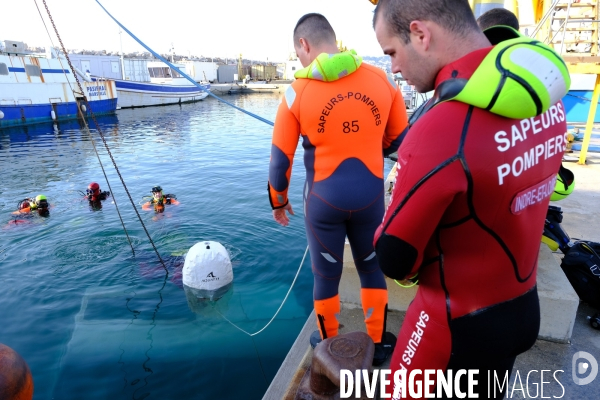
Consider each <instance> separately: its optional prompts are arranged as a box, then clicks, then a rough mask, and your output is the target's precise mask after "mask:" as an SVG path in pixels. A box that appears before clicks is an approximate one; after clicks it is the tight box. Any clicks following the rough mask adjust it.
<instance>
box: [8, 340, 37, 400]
mask: <svg viewBox="0 0 600 400" xmlns="http://www.w3.org/2000/svg"><path fill="white" fill-rule="evenodd" d="M32 398H33V377H32V376H31V371H30V369H29V366H28V365H27V362H26V361H25V360H24V359H23V357H21V355H20V354H19V353H17V352H16V351H14V350H13V349H11V348H10V347H8V346H6V345H4V344H2V343H0V399H2V400H31V399H32Z"/></svg>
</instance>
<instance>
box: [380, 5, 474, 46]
mask: <svg viewBox="0 0 600 400" xmlns="http://www.w3.org/2000/svg"><path fill="white" fill-rule="evenodd" d="M379 14H381V17H382V18H385V21H386V22H387V23H388V25H389V27H390V29H391V31H392V33H394V34H396V35H397V36H399V37H400V39H402V40H403V41H404V43H408V42H409V41H410V23H411V21H415V20H418V21H432V22H435V23H436V24H438V25H440V26H441V27H443V28H445V29H447V30H449V31H451V32H454V33H456V34H458V35H460V36H466V35H467V34H468V33H471V32H474V31H480V29H479V26H478V25H477V22H476V21H475V16H474V15H473V11H472V10H471V6H469V2H468V0H379V2H378V4H377V7H376V8H375V13H374V16H373V27H375V23H376V22H377V17H378V16H379Z"/></svg>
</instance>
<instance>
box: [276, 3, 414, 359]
mask: <svg viewBox="0 0 600 400" xmlns="http://www.w3.org/2000/svg"><path fill="white" fill-rule="evenodd" d="M293 40H294V48H295V50H296V54H297V56H298V58H299V60H300V62H301V63H302V66H303V67H304V69H302V70H300V71H298V72H296V74H295V77H296V78H297V79H296V81H295V82H294V83H292V85H291V86H290V87H289V88H288V89H287V91H286V93H285V95H284V98H283V101H282V102H281V104H280V105H279V109H278V111H277V117H276V120H275V127H274V129H273V140H272V146H271V160H270V166H269V182H268V194H269V201H270V203H271V207H272V209H273V218H274V219H275V221H276V222H277V223H279V224H281V225H282V226H287V225H288V224H289V217H288V215H286V212H287V213H289V214H290V215H293V214H294V212H293V209H292V205H291V204H290V202H289V199H288V189H289V184H290V177H291V172H292V162H293V159H294V153H295V151H296V147H297V145H298V139H300V138H301V140H302V146H303V147H304V150H305V152H304V165H305V167H306V182H305V185H304V189H303V190H302V192H303V197H304V214H305V216H304V222H305V227H306V235H307V238H308V244H309V247H310V256H311V262H312V270H313V275H314V291H313V300H314V309H315V314H316V317H317V321H316V322H317V327H318V330H317V331H315V332H314V333H313V335H312V336H311V338H310V342H311V345H312V346H313V347H314V346H316V345H317V344H318V343H319V342H320V341H321V340H322V339H325V338H329V337H334V336H336V335H337V334H338V328H339V322H338V315H339V313H340V309H341V308H340V297H339V293H338V286H339V282H340V278H341V274H342V269H343V255H344V254H343V253H344V244H345V238H346V237H347V238H348V241H349V243H350V247H351V249H352V254H353V257H354V263H355V265H356V268H357V271H358V275H359V277H360V282H361V289H360V291H361V301H362V307H363V311H364V317H365V324H366V328H367V333H368V335H369V336H370V337H371V339H372V340H373V342H374V343H375V355H374V358H373V364H374V365H380V364H382V363H383V362H384V361H385V360H386V358H387V357H388V356H389V354H391V352H392V350H393V347H394V344H395V341H396V337H395V336H394V335H393V334H392V333H390V332H385V326H386V318H387V303H388V293H387V287H386V282H385V278H384V276H383V273H382V272H381V269H380V268H379V265H378V263H377V260H376V258H375V253H374V249H373V234H374V232H375V229H376V227H377V225H378V224H379V222H380V221H381V219H382V217H383V211H384V188H383V183H384V182H383V157H384V156H387V155H389V154H390V153H393V152H394V151H396V149H397V148H398V146H399V144H400V141H401V140H402V137H403V136H402V133H403V132H404V130H405V128H406V127H407V115H406V109H405V107H404V100H403V99H402V94H401V93H400V90H399V89H398V86H397V85H396V84H395V82H393V80H392V79H391V78H389V77H388V76H386V74H385V72H383V71H382V70H380V69H379V68H376V67H373V66H371V65H368V64H366V63H363V62H362V58H361V57H359V56H358V55H357V54H356V52H355V51H353V50H350V51H344V52H340V51H339V49H338V47H337V44H336V36H335V32H334V30H333V28H332V27H331V25H330V24H329V22H328V21H327V19H326V18H325V17H324V16H323V15H321V14H316V13H311V14H306V15H304V16H302V17H301V18H300V19H299V20H298V23H297V24H296V27H295V28H294V33H293Z"/></svg>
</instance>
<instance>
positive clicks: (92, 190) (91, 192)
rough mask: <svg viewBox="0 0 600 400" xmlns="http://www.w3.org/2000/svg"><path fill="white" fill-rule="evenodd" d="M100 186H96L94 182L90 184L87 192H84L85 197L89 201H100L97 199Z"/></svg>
mask: <svg viewBox="0 0 600 400" xmlns="http://www.w3.org/2000/svg"><path fill="white" fill-rule="evenodd" d="M100 193H101V191H100V185H99V184H97V183H96V182H92V183H90V184H89V185H88V188H87V190H86V191H85V194H86V195H87V198H88V200H89V201H96V200H100V199H99V198H98V196H100Z"/></svg>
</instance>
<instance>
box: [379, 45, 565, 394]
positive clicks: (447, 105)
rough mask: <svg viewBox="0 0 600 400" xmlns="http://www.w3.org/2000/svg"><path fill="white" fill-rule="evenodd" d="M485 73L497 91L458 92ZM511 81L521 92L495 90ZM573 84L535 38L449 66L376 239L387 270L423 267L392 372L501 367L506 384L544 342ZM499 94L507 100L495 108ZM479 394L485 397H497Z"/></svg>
mask: <svg viewBox="0 0 600 400" xmlns="http://www.w3.org/2000/svg"><path fill="white" fill-rule="evenodd" d="M519 41H521V42H529V43H530V44H531V43H534V44H533V45H532V46H533V47H536V46H537V50H532V46H529V47H527V46H523V47H520V46H519V43H520V42H519ZM500 48H501V49H503V50H499V49H500ZM509 52H510V54H508V53H509ZM503 55H504V56H506V57H508V58H510V61H511V62H512V63H513V65H512V69H511V70H510V71H511V72H510V73H509V72H506V71H504V73H503V74H497V75H498V77H496V76H495V75H491V74H487V78H486V74H485V73H484V74H481V68H482V66H483V65H484V61H485V62H487V64H485V65H486V66H487V67H490V66H494V68H497V66H499V65H503V64H502V62H498V60H499V59H500V57H501V56H503ZM488 56H490V57H491V56H493V59H491V60H489V57H488ZM502 60H503V62H505V61H506V60H507V58H503V59H502ZM478 69H480V70H479V71H477V70H478ZM498 69H500V68H498ZM515 71H516V72H517V73H518V72H520V73H522V76H521V77H518V76H516V75H515V73H514V72H515ZM496 72H497V71H496ZM476 73H479V75H478V79H479V80H480V82H483V81H484V80H485V79H487V80H488V81H489V82H490V83H489V84H488V87H489V86H491V90H488V89H486V87H485V84H483V83H482V84H480V86H481V87H478V86H475V87H473V86H471V87H470V89H471V94H474V97H475V101H469V99H468V98H466V99H465V98H463V99H458V98H457V96H456V93H459V92H460V90H461V88H462V87H466V86H465V82H469V81H471V80H473V77H474V76H475V74H476ZM523 76H524V77H523ZM544 77H546V78H548V79H547V80H546V82H550V88H549V89H548V92H549V93H550V95H549V96H545V97H544V96H540V97H544V99H545V103H544V104H543V105H542V103H543V102H541V101H540V100H539V98H538V99H537V100H536V101H531V100H530V99H531V98H533V97H534V96H532V97H529V95H528V94H527V93H532V92H534V90H533V89H532V87H533V86H534V85H533V84H529V82H528V79H529V80H534V79H538V82H540V81H541V82H543V81H544ZM513 78H514V79H513ZM482 79H483V80H482ZM511 79H512V84H513V87H512V89H515V88H516V89H518V90H516V89H515V90H512V91H511V90H508V91H506V92H500V91H499V90H497V88H498V87H500V85H501V84H502V83H503V82H508V81H509V80H511ZM498 82H500V84H498ZM492 83H493V84H492ZM569 84H570V78H569V76H568V72H566V66H565V65H564V62H563V61H562V60H561V59H560V57H559V56H557V55H556V53H554V52H552V51H551V50H550V49H548V48H547V47H545V46H541V45H540V44H539V43H538V42H534V41H532V40H531V39H528V38H527V39H525V38H518V39H515V40H509V41H505V42H502V43H501V44H499V45H497V46H496V47H489V48H485V49H481V50H477V51H474V52H472V53H470V54H468V55H466V56H464V57H462V58H460V59H458V60H456V61H454V62H453V63H451V64H448V65H446V66H445V67H444V68H443V69H442V70H440V72H439V74H438V75H437V78H436V82H435V94H434V101H433V102H432V104H435V105H434V106H433V107H430V109H429V110H427V111H426V113H425V114H424V115H422V116H421V117H420V119H418V120H417V121H416V122H415V123H414V124H413V125H412V126H411V128H410V130H409V131H408V133H407V134H406V136H405V138H404V141H403V143H402V146H401V147H400V149H399V150H398V165H397V176H396V184H395V187H394V190H393V193H392V198H391V200H390V203H389V206H388V208H387V210H386V214H385V218H384V220H383V222H382V224H381V226H380V227H379V228H378V230H377V233H376V235H375V247H376V252H377V258H378V260H379V263H380V266H381V268H382V270H383V272H384V273H385V274H386V275H387V276H389V277H391V278H395V279H403V278H405V277H407V276H413V275H414V274H415V273H418V274H419V275H418V276H419V288H418V291H417V294H416V297H415V299H414V301H413V302H412V303H411V304H410V306H409V308H408V310H407V313H406V317H405V319H404V322H403V324H402V328H401V330H400V333H399V336H398V341H397V344H396V348H395V351H394V354H393V356H392V360H391V363H390V367H391V369H392V373H394V372H395V371H396V370H399V369H400V370H403V369H405V370H406V372H407V375H406V376H407V377H408V376H409V374H410V372H411V371H414V370H417V369H420V370H425V369H439V370H442V371H447V370H453V371H456V370H458V369H479V371H480V374H479V375H478V379H479V381H480V382H482V383H483V382H485V381H486V378H487V377H486V376H485V375H486V371H496V372H497V375H498V379H499V381H500V382H502V381H503V380H504V378H505V375H506V373H507V372H508V373H510V371H511V370H512V366H513V363H514V361H515V357H516V356H517V355H518V354H520V353H522V352H524V351H525V350H527V349H529V348H530V347H531V346H532V345H533V343H534V342H535V340H536V338H537V335H538V331H539V323H540V312H539V302H538V295H537V289H536V274H537V259H538V251H539V247H540V234H541V232H542V230H543V226H544V218H545V216H546V212H547V211H548V202H549V197H550V195H551V194H552V191H553V188H554V185H555V180H556V171H557V170H558V168H559V166H560V163H561V161H562V154H563V152H564V150H565V145H566V131H567V129H566V121H565V110H564V106H563V104H562V102H561V101H560V98H562V96H564V95H565V94H566V91H567V90H568V86H569ZM473 89H475V90H473ZM486 90H487V92H488V93H484V92H485V91H486ZM444 96H446V97H448V98H449V99H450V100H449V101H444V99H443V97H444ZM486 96H488V97H486ZM467 97H468V96H467ZM436 98H437V100H438V101H437V102H436V101H435V100H436ZM472 98H473V97H471V99H472ZM500 98H503V102H504V105H505V107H495V106H492V104H493V103H492V101H495V100H497V99H500ZM482 99H483V100H482ZM549 99H551V101H550V100H549ZM439 100H442V101H439ZM482 101H483V102H482ZM488 102H489V104H488ZM474 103H477V104H476V106H475V105H473V104H474ZM486 104H488V105H487V106H486ZM524 104H527V105H531V104H533V107H530V108H533V110H534V111H533V112H530V113H529V115H523V113H525V114H527V113H528V111H526V110H525V108H526V107H523V105H524ZM507 105H508V106H507ZM486 108H487V110H486ZM488 110H491V111H488ZM514 114H516V115H517V116H515V115H514ZM492 378H493V375H492ZM417 380H419V381H421V382H422V381H423V375H420V376H419V377H418V378H417ZM505 389H506V387H505ZM480 390H482V392H481V394H480V396H479V397H480V398H495V396H493V392H492V393H488V392H487V390H486V388H483V387H482V388H481V389H480ZM389 392H391V390H390V391H389ZM498 393H501V390H500V389H498V388H497V390H496V394H497V395H498ZM405 396H406V397H402V398H411V397H410V395H408V394H407V393H405ZM486 396H490V397H486ZM500 396H501V395H500ZM499 398H502V397H499Z"/></svg>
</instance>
